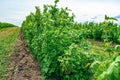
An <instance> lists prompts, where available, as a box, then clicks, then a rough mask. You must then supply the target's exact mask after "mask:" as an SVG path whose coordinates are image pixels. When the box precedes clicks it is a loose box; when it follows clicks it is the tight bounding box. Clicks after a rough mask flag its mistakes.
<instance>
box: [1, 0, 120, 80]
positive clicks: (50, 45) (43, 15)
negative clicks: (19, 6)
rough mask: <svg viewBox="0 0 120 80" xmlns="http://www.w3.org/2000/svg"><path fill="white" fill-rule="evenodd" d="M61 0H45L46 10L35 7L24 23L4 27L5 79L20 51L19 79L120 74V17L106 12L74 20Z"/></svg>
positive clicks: (78, 79) (75, 79) (96, 79)
mask: <svg viewBox="0 0 120 80" xmlns="http://www.w3.org/2000/svg"><path fill="white" fill-rule="evenodd" d="M58 2H59V0H55V4H54V5H44V9H43V10H42V11H41V10H40V8H39V7H35V8H36V12H32V13H30V14H29V15H28V16H26V19H25V20H24V21H23V23H22V26H21V28H18V27H13V28H12V27H11V28H1V29H0V79H2V78H3V77H5V76H6V75H7V73H8V72H7V70H8V66H9V64H10V62H9V59H10V56H11V55H12V54H16V53H17V57H16V59H15V60H14V62H15V61H16V60H17V62H16V65H17V66H16V67H17V68H15V70H14V71H15V72H14V74H13V77H14V78H15V80H16V79H17V80H20V79H22V80H26V79H32V80H35V77H39V78H38V79H37V80H42V79H43V80H120V26H119V25H118V24H116V23H114V21H117V19H116V18H113V17H109V16H107V15H105V18H104V21H103V22H99V23H95V22H85V23H80V22H75V21H74V18H75V15H74V14H71V11H70V10H69V9H68V8H67V7H66V8H58V7H57V3H58ZM20 29H21V31H20ZM19 32H20V34H19ZM18 36H19V37H20V39H19V41H18V42H20V43H16V41H17V39H18ZM15 45H18V46H17V47H15ZM14 47H15V48H14ZM26 48H27V49H26ZM16 49H17V52H14V50H16ZM21 56H22V57H21ZM17 58H18V59H17ZM36 60H37V61H38V62H36ZM26 67H27V68H26ZM39 68H40V69H39ZM25 71H27V72H26V73H25ZM30 71H32V72H30ZM36 71H37V72H36ZM32 74H34V75H32ZM18 75H19V77H18ZM26 75H27V77H26ZM36 75H37V76H36ZM39 75H40V76H42V78H41V77H40V76H39ZM23 76H24V77H23ZM16 77H17V78H16ZM32 77H33V78H32Z"/></svg>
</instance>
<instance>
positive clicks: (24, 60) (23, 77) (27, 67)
mask: <svg viewBox="0 0 120 80" xmlns="http://www.w3.org/2000/svg"><path fill="white" fill-rule="evenodd" d="M12 63H13V65H14V71H13V73H12V74H11V78H12V80H42V78H41V76H40V75H41V73H40V68H39V63H38V62H36V61H35V60H34V58H33V56H32V55H31V54H30V52H29V50H28V46H27V45H26V44H25V40H24V38H23V35H22V34H21V35H20V39H19V40H18V43H17V45H16V50H15V55H14V56H13V57H12Z"/></svg>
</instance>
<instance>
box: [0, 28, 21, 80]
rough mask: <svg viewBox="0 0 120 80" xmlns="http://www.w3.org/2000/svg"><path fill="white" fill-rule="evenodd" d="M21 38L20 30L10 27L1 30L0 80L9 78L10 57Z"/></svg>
mask: <svg viewBox="0 0 120 80" xmlns="http://www.w3.org/2000/svg"><path fill="white" fill-rule="evenodd" d="M18 37H19V28H18V27H10V28H2V29H0V80H4V79H3V78H4V77H6V76H7V73H8V72H9V71H8V70H9V65H10V64H11V62H10V61H9V60H10V57H11V55H12V54H13V53H14V48H15V45H16V42H17V40H18Z"/></svg>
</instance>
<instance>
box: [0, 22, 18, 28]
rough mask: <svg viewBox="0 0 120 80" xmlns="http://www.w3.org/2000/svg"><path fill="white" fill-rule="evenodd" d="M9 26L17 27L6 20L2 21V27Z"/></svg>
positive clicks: (0, 26)
mask: <svg viewBox="0 0 120 80" xmlns="http://www.w3.org/2000/svg"><path fill="white" fill-rule="evenodd" d="M8 27H16V25H13V24H11V23H6V22H0V28H8Z"/></svg>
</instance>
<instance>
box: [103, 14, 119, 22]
mask: <svg viewBox="0 0 120 80" xmlns="http://www.w3.org/2000/svg"><path fill="white" fill-rule="evenodd" d="M105 20H115V21H118V20H117V19H116V18H114V17H108V16H107V15H105Z"/></svg>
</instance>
